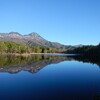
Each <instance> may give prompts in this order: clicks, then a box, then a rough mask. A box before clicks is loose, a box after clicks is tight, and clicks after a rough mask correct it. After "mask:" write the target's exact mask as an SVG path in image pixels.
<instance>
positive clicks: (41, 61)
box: [0, 55, 71, 73]
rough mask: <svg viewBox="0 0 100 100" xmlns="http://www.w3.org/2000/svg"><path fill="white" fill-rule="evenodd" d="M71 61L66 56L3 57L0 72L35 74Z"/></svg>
mask: <svg viewBox="0 0 100 100" xmlns="http://www.w3.org/2000/svg"><path fill="white" fill-rule="evenodd" d="M65 60H71V58H68V57H66V56H46V55H45V56H44V55H40V56H39V55H34V56H28V57H23V56H6V57H5V56H2V57H0V72H8V73H17V72H20V71H22V70H24V71H29V72H31V73H35V72H37V71H39V70H40V69H42V68H43V67H45V66H47V65H49V64H56V63H59V62H62V61H65Z"/></svg>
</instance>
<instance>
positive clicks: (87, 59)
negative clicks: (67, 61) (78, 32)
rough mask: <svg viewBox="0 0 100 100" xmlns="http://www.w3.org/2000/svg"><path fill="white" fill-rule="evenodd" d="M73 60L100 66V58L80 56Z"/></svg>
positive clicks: (74, 57)
mask: <svg viewBox="0 0 100 100" xmlns="http://www.w3.org/2000/svg"><path fill="white" fill-rule="evenodd" d="M73 59H74V60H78V61H82V62H87V63H92V64H97V65H98V66H100V57H97V56H84V55H78V56H73Z"/></svg>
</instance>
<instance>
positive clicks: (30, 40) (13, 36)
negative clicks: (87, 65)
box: [0, 32, 66, 48]
mask: <svg viewBox="0 0 100 100" xmlns="http://www.w3.org/2000/svg"><path fill="white" fill-rule="evenodd" d="M0 41H12V42H17V43H18V42H19V43H24V44H28V45H41V46H48V47H56V48H63V47H66V46H65V45H62V44H60V43H57V42H50V41H48V40H46V39H44V38H43V37H41V36H40V35H39V34H37V33H35V32H33V33H30V34H28V35H21V34H20V33H18V32H10V33H0Z"/></svg>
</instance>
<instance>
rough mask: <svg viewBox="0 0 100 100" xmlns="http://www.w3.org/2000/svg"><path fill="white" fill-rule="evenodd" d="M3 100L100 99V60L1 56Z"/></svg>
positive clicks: (39, 56) (56, 56) (60, 55)
mask: <svg viewBox="0 0 100 100" xmlns="http://www.w3.org/2000/svg"><path fill="white" fill-rule="evenodd" d="M0 100H100V62H99V60H96V59H95V60H94V59H87V58H84V57H83V58H82V57H75V55H73V56H69V55H65V54H55V55H54V54H49V55H47V54H45V55H43V54H40V55H36V54H35V55H32V56H14V55H13V56H11V55H10V56H9V55H1V56H0Z"/></svg>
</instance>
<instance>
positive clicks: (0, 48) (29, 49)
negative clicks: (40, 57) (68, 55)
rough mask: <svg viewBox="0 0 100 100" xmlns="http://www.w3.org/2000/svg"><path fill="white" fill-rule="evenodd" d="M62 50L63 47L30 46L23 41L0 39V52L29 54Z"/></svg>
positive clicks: (59, 51) (60, 51)
mask: <svg viewBox="0 0 100 100" xmlns="http://www.w3.org/2000/svg"><path fill="white" fill-rule="evenodd" d="M64 51H65V49H64V48H54V47H47V46H39V45H37V46H36V45H33V46H30V45H27V44H23V43H16V42H9V41H0V54H16V55H30V54H36V53H62V52H64Z"/></svg>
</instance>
